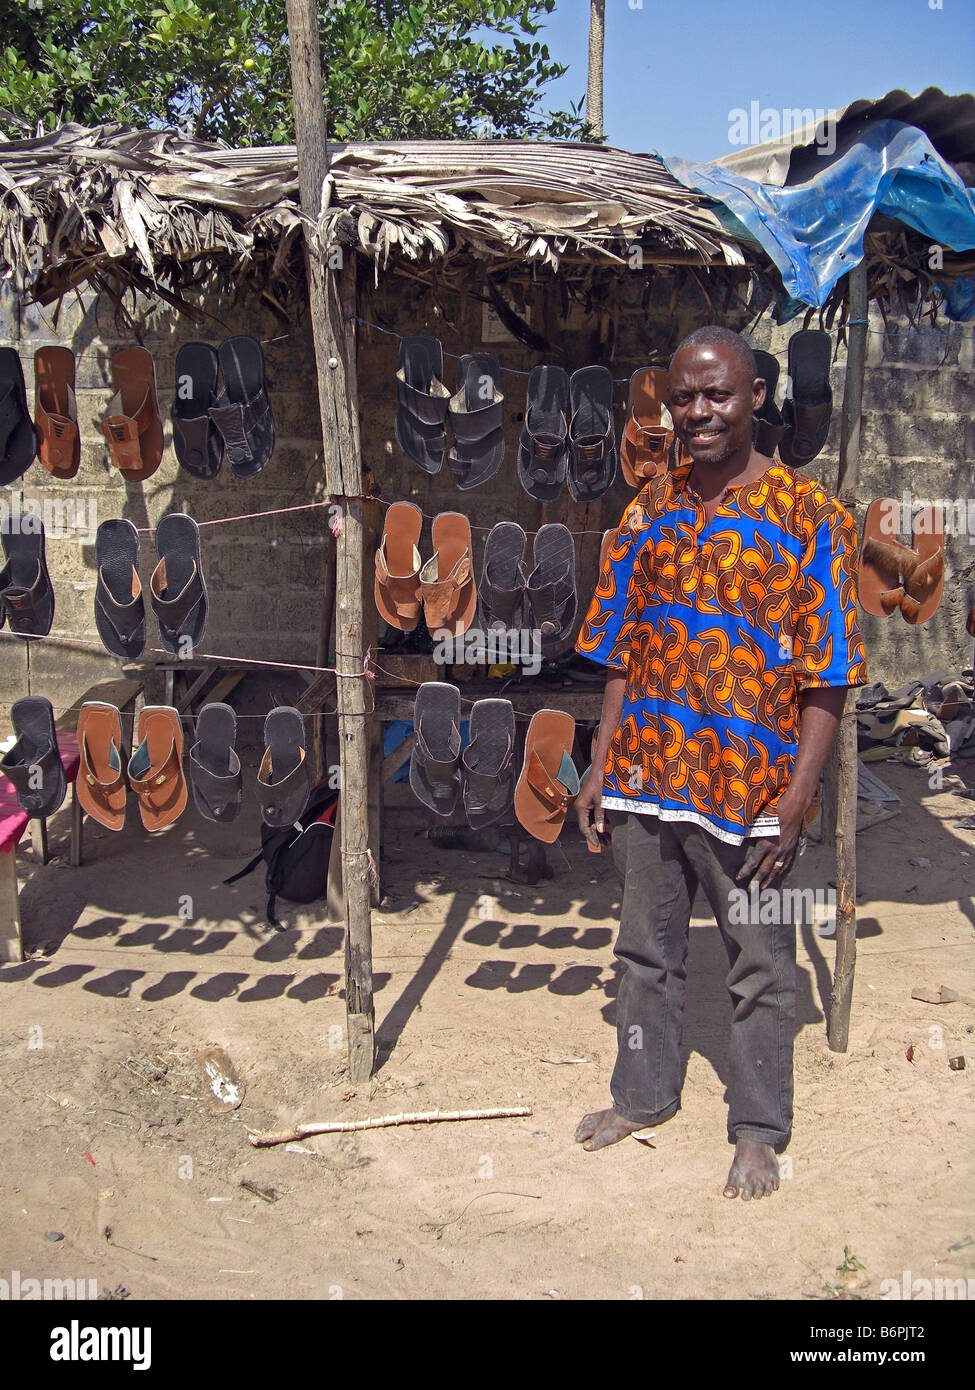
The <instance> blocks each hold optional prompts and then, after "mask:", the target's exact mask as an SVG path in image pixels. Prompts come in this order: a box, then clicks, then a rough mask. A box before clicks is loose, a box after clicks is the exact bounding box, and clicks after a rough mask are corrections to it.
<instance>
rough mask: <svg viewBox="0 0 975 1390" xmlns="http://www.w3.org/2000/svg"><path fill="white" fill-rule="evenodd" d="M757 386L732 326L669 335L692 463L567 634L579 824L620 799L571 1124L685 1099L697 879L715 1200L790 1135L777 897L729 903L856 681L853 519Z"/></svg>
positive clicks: (618, 1127)
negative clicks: (591, 692) (585, 682)
mask: <svg viewBox="0 0 975 1390" xmlns="http://www.w3.org/2000/svg"><path fill="white" fill-rule="evenodd" d="M764 399H765V383H764V382H763V381H762V380H761V378H759V377H758V375H757V371H756V367H755V358H754V356H753V354H752V351H751V349H750V348H749V347H748V345H747V343H746V342H745V341H744V339H743V338H741V337H740V336H739V335H738V334H736V333H732V332H730V331H729V330H728V329H724V328H701V329H698V330H697V331H696V332H694V333H692V334H690V336H689V337H687V338H685V339H684V341H683V342H682V343H681V345H680V347H679V348H678V349H677V351H676V353H675V354H674V356H673V358H672V360H671V364H670V390H669V399H668V404H669V407H670V412H671V415H672V416H673V420H674V429H675V432H676V435H677V438H678V439H679V441H680V442H681V444H682V445H683V446H684V454H685V461H684V462H683V464H682V465H681V466H680V467H678V468H675V469H673V470H671V471H670V472H665V473H663V474H662V475H660V476H659V477H656V478H654V479H652V480H651V481H650V482H649V483H648V484H647V486H646V487H645V488H644V489H643V491H642V492H641V493H639V495H638V496H637V497H636V498H635V499H634V500H633V502H631V503H630V505H629V506H628V507H627V509H626V511H625V512H624V513H623V517H622V520H621V522H620V525H619V528H618V530H617V532H616V535H615V537H614V538H613V540H612V542H611V544H610V545H609V547H608V552H607V554H606V558H605V562H604V565H603V568H602V571H601V574H600V577H599V583H598V585H597V587H596V592H595V594H594V596H593V600H592V604H591V605H590V608H589V612H588V614H587V616H586V621H585V623H584V625H583V628H582V631H581V633H580V635H579V639H578V642H577V648H578V650H579V651H580V652H581V653H582V654H583V655H584V656H588V657H590V658H591V659H592V660H593V661H597V662H600V663H601V664H603V665H604V666H606V667H607V668H608V671H607V680H606V690H605V694H604V697H603V710H602V719H601V722H600V727H599V735H598V739H597V743H596V748H595V750H594V752H593V763H592V765H593V770H592V773H591V774H590V776H589V777H588V778H587V779H586V782H585V784H584V786H583V787H582V790H581V792H580V794H579V796H578V798H577V800H576V811H577V814H578V818H579V828H580V830H581V831H582V833H583V835H585V836H586V838H587V839H588V840H589V842H590V844H592V845H593V847H594V848H595V847H597V846H598V845H599V844H600V837H602V836H603V833H604V820H605V815H604V811H605V809H606V808H609V809H612V810H618V811H626V812H628V813H629V814H628V819H627V823H626V826H625V837H626V839H625V844H626V867H625V874H624V892H623V906H622V913H621V918H620V931H619V937H618V939H617V943H616V956H617V959H618V960H619V961H620V964H621V966H622V975H621V980H620V989H619V997H618V999H617V1059H616V1066H615V1068H614V1071H613V1078H612V1083H611V1094H612V1099H613V1105H612V1107H611V1108H610V1109H608V1110H600V1111H597V1112H596V1113H594V1114H591V1115H586V1116H585V1118H584V1119H583V1120H582V1121H581V1123H580V1124H579V1127H578V1129H577V1130H576V1140H577V1141H578V1142H579V1143H581V1144H582V1145H583V1147H584V1148H586V1149H590V1150H591V1149H601V1148H605V1147H606V1145H608V1144H614V1143H616V1142H617V1141H618V1140H620V1139H623V1138H625V1137H626V1136H627V1135H628V1134H632V1133H633V1131H634V1130H637V1129H641V1128H643V1127H644V1126H646V1125H659V1124H661V1123H662V1122H663V1121H664V1120H667V1119H669V1118H670V1117H671V1116H672V1115H673V1114H675V1113H676V1111H677V1110H679V1109H680V1084H681V1059H680V1042H681V1020H682V1012H683V1004H684V993H685V984H686V959H687V939H688V928H689V924H690V914H691V905H692V903H693V901H694V897H695V894H696V892H697V889H698V888H699V887H700V888H701V889H702V890H703V891H704V893H705V895H706V897H707V899H708V902H709V904H710V906H711V910H712V912H713V913H714V916H715V921H716V923H717V926H718V930H719V931H720V933H721V937H722V940H723V941H724V945H725V949H726V951H727V955H728V961H729V967H730V968H729V972H728V976H727V981H726V983H727V987H728V992H729V994H730V996H731V1005H732V1020H731V1045H730V1052H729V1056H728V1102H729V1109H728V1136H729V1139H730V1140H731V1141H732V1142H733V1143H734V1144H735V1155H734V1159H733V1161H732V1164H731V1171H730V1172H729V1174H728V1180H727V1183H726V1185H725V1188H724V1194H725V1196H726V1197H736V1196H738V1195H739V1194H741V1196H742V1197H743V1198H745V1199H746V1200H747V1199H749V1198H752V1197H762V1196H764V1195H766V1194H768V1193H770V1192H772V1191H774V1190H775V1189H776V1188H777V1187H778V1185H779V1170H778V1163H777V1161H776V1157H775V1152H776V1150H779V1149H781V1148H783V1147H784V1146H785V1144H786V1143H787V1142H788V1140H789V1137H790V1134H791V1129H792V1092H793V1084H792V1049H793V1032H794V1002H795V971H796V940H795V937H796V933H795V924H794V922H792V921H790V920H789V919H788V914H787V913H780V914H779V917H780V920H779V922H778V923H777V924H773V925H768V924H763V923H761V922H760V921H759V920H757V917H756V914H755V912H754V908H753V907H752V908H750V909H749V911H747V912H745V913H742V911H741V903H742V900H743V898H745V894H743V893H742V889H743V888H744V889H748V888H749V887H750V886H751V885H752V883H753V882H754V883H755V884H756V885H757V886H758V887H759V888H761V889H768V888H778V887H781V885H782V883H783V880H784V878H785V876H786V874H787V873H788V872H789V870H790V868H791V867H792V863H793V860H794V858H795V855H796V851H797V849H798V845H799V839H800V835H801V832H802V822H803V816H804V814H805V812H806V810H807V809H808V807H809V805H810V803H811V802H812V801H813V799H814V797H815V794H816V791H817V789H818V786H819V778H820V773H821V771H822V768H823V764H824V762H825V760H826V755H827V753H828V751H829V748H830V745H831V744H832V742H833V739H834V737H835V735H836V730H837V728H838V725H839V720H840V717H841V715H842V711H843V705H844V702H845V698H846V689H847V687H848V686H857V685H864V684H866V680H867V673H866V666H865V662H864V657H863V644H862V642H861V639H860V633H859V631H858V628H857V621H856V592H855V583H854V576H855V573H856V531H855V528H854V525H853V521H852V519H851V518H850V516H849V514H848V513H847V512H846V511H845V510H844V508H843V507H841V506H840V504H839V503H838V502H837V501H835V499H834V498H832V497H831V496H830V495H829V493H828V492H826V491H825V489H824V488H822V487H821V486H820V485H819V484H818V483H815V482H813V481H812V480H811V479H809V478H807V477H805V476H804V475H803V474H801V473H796V472H795V471H793V470H792V469H790V468H785V467H783V466H782V465H781V464H776V463H773V462H772V460H771V459H768V458H765V457H764V456H763V455H762V454H759V453H757V452H756V451H755V449H754V447H753V444H752V417H753V414H754V412H755V411H757V410H758V409H759V408H760V407H761V405H762V403H763V401H764ZM688 456H689V460H690V461H688ZM762 896H763V897H765V895H764V894H763V895H762ZM758 897H759V895H758V894H757V893H749V894H748V895H747V899H746V900H747V901H750V902H751V903H754V902H755V900H756V899H757V898H758ZM766 901H767V898H766ZM733 908H734V909H736V910H733ZM766 915H767V914H766V913H764V912H763V913H762V916H763V917H764V916H766ZM742 916H745V917H747V918H748V919H749V920H747V921H744V922H742V921H741V917H742ZM782 918H784V919H785V920H781V919H782Z"/></svg>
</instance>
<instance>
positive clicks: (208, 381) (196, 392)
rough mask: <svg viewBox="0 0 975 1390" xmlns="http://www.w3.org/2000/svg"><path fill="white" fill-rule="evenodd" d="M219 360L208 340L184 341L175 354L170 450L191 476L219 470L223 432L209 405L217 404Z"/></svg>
mask: <svg viewBox="0 0 975 1390" xmlns="http://www.w3.org/2000/svg"><path fill="white" fill-rule="evenodd" d="M219 373H220V361H219V358H218V357H217V353H216V350H215V349H214V348H212V347H211V346H210V344H209V343H184V344H183V346H182V347H181V348H180V350H179V352H178V353H177V354H176V394H175V395H174V397H173V411H172V414H173V451H174V453H175V454H176V458H177V459H178V461H179V464H180V467H181V468H184V469H185V470H186V472H187V473H189V474H190V476H191V477H193V478H200V479H203V480H209V479H210V478H215V477H216V476H217V474H218V473H219V472H220V465H221V463H222V462H223V436H222V435H221V433H220V431H219V430H218V429H217V427H216V425H215V423H214V421H213V418H212V416H211V415H210V411H211V409H212V408H213V407H214V406H215V405H216V404H217V377H218V376H219Z"/></svg>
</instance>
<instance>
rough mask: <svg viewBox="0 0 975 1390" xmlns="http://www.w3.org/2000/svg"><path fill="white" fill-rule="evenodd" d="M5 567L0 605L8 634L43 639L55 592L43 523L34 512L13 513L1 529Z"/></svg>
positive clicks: (48, 627) (0, 575) (1, 574)
mask: <svg viewBox="0 0 975 1390" xmlns="http://www.w3.org/2000/svg"><path fill="white" fill-rule="evenodd" d="M0 544H2V546H3V553H4V556H5V557H6V564H5V565H4V567H3V569H2V570H0V605H2V607H3V611H4V615H5V617H6V620H7V622H9V624H10V631H11V632H13V633H16V635H17V636H18V637H23V638H24V639H25V640H26V641H29V640H30V638H32V637H46V636H47V634H48V633H49V632H50V631H51V625H52V624H53V622H54V589H53V587H52V585H51V576H50V574H49V573H48V569H47V558H46V556H45V551H44V523H43V522H42V521H41V519H40V517H39V516H35V515H34V513H33V512H12V513H11V514H10V515H9V516H8V517H6V518H5V520H4V522H3V525H2V527H0Z"/></svg>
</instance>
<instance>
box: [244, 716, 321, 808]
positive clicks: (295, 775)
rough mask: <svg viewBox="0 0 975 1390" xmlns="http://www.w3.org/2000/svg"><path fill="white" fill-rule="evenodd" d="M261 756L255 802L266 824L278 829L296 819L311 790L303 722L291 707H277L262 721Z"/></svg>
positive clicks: (309, 767) (309, 766) (309, 765)
mask: <svg viewBox="0 0 975 1390" xmlns="http://www.w3.org/2000/svg"><path fill="white" fill-rule="evenodd" d="M264 743H265V749H264V757H263V759H262V760H261V766H260V770H259V772H258V774H257V800H258V804H259V805H260V808H261V819H262V820H263V821H264V823H265V825H270V826H272V827H273V828H274V829H275V830H280V829H281V828H282V826H285V825H292V824H294V822H295V821H297V820H298V819H299V817H300V816H301V813H302V812H303V811H304V809H305V806H306V805H307V804H308V796H309V793H310V792H311V789H312V775H311V764H310V763H309V761H308V757H307V755H306V748H305V721H304V720H303V719H302V717H301V713H300V711H299V710H296V709H295V708H294V706H293V705H278V706H277V707H276V708H275V709H272V710H271V712H270V714H269V715H268V716H267V718H266V719H265V721H264Z"/></svg>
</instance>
